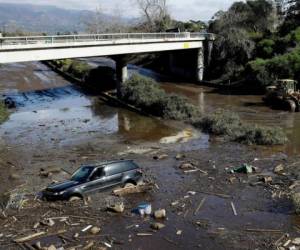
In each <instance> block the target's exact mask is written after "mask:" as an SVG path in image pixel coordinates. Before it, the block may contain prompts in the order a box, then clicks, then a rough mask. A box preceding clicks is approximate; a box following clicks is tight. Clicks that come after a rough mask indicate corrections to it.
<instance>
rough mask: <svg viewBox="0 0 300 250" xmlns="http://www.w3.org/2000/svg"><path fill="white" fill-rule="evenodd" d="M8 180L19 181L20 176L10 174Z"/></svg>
mask: <svg viewBox="0 0 300 250" xmlns="http://www.w3.org/2000/svg"><path fill="white" fill-rule="evenodd" d="M9 179H11V180H20V179H21V176H20V175H18V174H11V175H10V176H9Z"/></svg>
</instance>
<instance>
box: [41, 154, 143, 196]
mask: <svg viewBox="0 0 300 250" xmlns="http://www.w3.org/2000/svg"><path fill="white" fill-rule="evenodd" d="M141 178H142V170H141V168H140V167H139V166H138V165H137V164H136V163H135V162H133V161H131V160H122V161H110V162H102V163H99V164H94V165H86V166H81V167H80V168H79V169H78V170H77V171H76V172H75V173H74V174H73V175H72V177H71V178H70V180H67V181H64V182H62V183H56V184H51V185H50V186H48V187H47V188H46V189H45V190H43V191H42V195H43V198H45V199H46V200H67V199H70V198H72V197H79V198H83V197H84V196H86V195H87V194H90V193H95V192H98V191H101V190H103V189H106V188H109V187H113V186H117V185H126V184H127V183H131V184H134V185H136V184H137V183H138V182H139V181H140V179H141Z"/></svg>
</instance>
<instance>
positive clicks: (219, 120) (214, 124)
mask: <svg viewBox="0 0 300 250" xmlns="http://www.w3.org/2000/svg"><path fill="white" fill-rule="evenodd" d="M193 124H194V126H195V127H197V128H200V129H202V130H203V131H204V132H207V133H210V134H213V135H218V136H224V137H227V138H228V139H229V140H231V141H236V142H240V143H245V144H248V145H249V144H257V145H280V144H284V143H285V142H286V140H287V139H286V136H285V134H284V132H283V130H282V129H281V128H277V127H275V128H270V127H264V126H258V125H254V126H253V125H249V124H245V123H243V122H242V121H241V120H240V117H239V116H238V115H237V114H235V113H232V112H230V111H226V110H222V109H220V110H217V111H215V112H214V113H212V114H210V115H206V116H203V117H201V118H199V119H198V120H196V121H194V123H193Z"/></svg>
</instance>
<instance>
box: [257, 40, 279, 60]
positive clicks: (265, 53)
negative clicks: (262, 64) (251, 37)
mask: <svg viewBox="0 0 300 250" xmlns="http://www.w3.org/2000/svg"><path fill="white" fill-rule="evenodd" d="M274 47H275V41H274V40H272V39H263V40H261V41H260V42H259V43H258V44H257V54H258V56H259V57H263V58H269V57H271V56H272V55H273V54H274Z"/></svg>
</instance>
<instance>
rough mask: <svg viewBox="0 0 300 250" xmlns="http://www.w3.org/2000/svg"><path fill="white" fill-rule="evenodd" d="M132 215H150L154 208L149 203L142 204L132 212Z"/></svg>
mask: <svg viewBox="0 0 300 250" xmlns="http://www.w3.org/2000/svg"><path fill="white" fill-rule="evenodd" d="M132 213H135V214H139V215H142V216H144V215H150V214H151V213H152V206H151V204H149V203H142V204H140V205H138V207H137V208H135V209H133V210H132Z"/></svg>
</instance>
